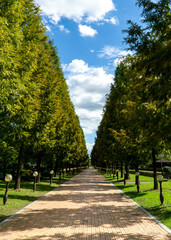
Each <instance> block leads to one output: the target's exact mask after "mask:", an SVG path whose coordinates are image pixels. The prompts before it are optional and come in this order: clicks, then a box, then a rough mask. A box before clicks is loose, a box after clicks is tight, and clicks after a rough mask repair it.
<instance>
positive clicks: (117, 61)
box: [113, 58, 123, 67]
mask: <svg viewBox="0 0 171 240" xmlns="http://www.w3.org/2000/svg"><path fill="white" fill-rule="evenodd" d="M122 60H123V58H116V59H115V60H114V63H113V65H114V67H117V66H118V65H119V64H120V63H121V62H122Z"/></svg>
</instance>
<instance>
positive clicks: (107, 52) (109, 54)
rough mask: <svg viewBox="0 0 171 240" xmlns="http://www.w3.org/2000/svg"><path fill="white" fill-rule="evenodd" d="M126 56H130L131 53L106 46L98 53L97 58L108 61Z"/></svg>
mask: <svg viewBox="0 0 171 240" xmlns="http://www.w3.org/2000/svg"><path fill="white" fill-rule="evenodd" d="M128 54H130V55H132V52H131V51H124V50H120V49H119V48H117V47H114V46H110V45H106V46H104V48H102V49H101V50H100V51H99V54H98V57H100V58H107V59H110V58H116V57H117V58H118V57H126V56H127V55H128Z"/></svg>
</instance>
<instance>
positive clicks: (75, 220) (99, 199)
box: [0, 168, 171, 240]
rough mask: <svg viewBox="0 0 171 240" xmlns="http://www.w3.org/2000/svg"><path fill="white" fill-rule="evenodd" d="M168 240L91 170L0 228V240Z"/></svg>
mask: <svg viewBox="0 0 171 240" xmlns="http://www.w3.org/2000/svg"><path fill="white" fill-rule="evenodd" d="M9 239H10V240H14V239H15V240H16V239H17V240H24V239H25V240H26V239H29V240H30V239H32V240H37V239H39V240H40V239H41V240H45V239H46V240H51V239H55V240H58V239H61V240H63V239H68V240H74V239H75V240H78V239H79V240H95V239H96V240H112V239H116V240H128V239H129V240H134V239H138V240H142V239H144V240H159V239H160V240H169V239H171V235H170V234H169V233H167V232H166V231H165V230H164V229H163V228H161V227H160V225H158V224H157V223H156V222H154V220H152V219H151V218H150V217H148V216H147V215H146V214H145V213H144V212H142V211H141V210H140V209H139V208H138V207H137V206H136V205H135V204H134V203H133V202H132V201H130V200H129V199H128V198H126V197H125V196H124V195H123V194H122V193H121V191H120V190H118V189H117V188H115V187H114V186H113V185H112V184H111V183H109V182H108V181H107V180H106V179H105V178H104V177H103V176H101V175H99V174H98V173H97V172H96V171H95V170H94V169H92V168H89V169H86V170H85V171H84V172H82V173H81V174H79V175H77V176H75V177H74V178H72V179H71V180H70V181H68V182H66V183H65V184H63V185H62V186H60V187H59V188H57V189H55V190H54V191H52V192H50V193H49V194H47V195H46V196H45V197H43V198H42V199H40V200H39V201H37V202H35V203H34V204H32V205H30V206H29V207H28V208H26V209H25V210H23V211H22V212H21V213H20V214H18V215H16V216H15V217H13V218H12V219H11V220H9V221H8V222H7V223H5V224H3V225H2V226H1V227H0V240H9Z"/></svg>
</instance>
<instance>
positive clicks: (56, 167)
mask: <svg viewBox="0 0 171 240" xmlns="http://www.w3.org/2000/svg"><path fill="white" fill-rule="evenodd" d="M54 172H55V177H57V175H58V160H57V159H56V162H55V170H54Z"/></svg>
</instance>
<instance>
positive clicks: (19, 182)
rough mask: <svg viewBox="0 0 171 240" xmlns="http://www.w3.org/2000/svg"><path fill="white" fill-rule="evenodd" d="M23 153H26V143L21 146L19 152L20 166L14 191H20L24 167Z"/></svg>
mask: <svg viewBox="0 0 171 240" xmlns="http://www.w3.org/2000/svg"><path fill="white" fill-rule="evenodd" d="M23 152H24V143H22V144H21V146H20V150H19V156H18V166H17V178H16V181H15V187H14V189H16V190H20V184H21V166H22V158H23Z"/></svg>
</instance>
